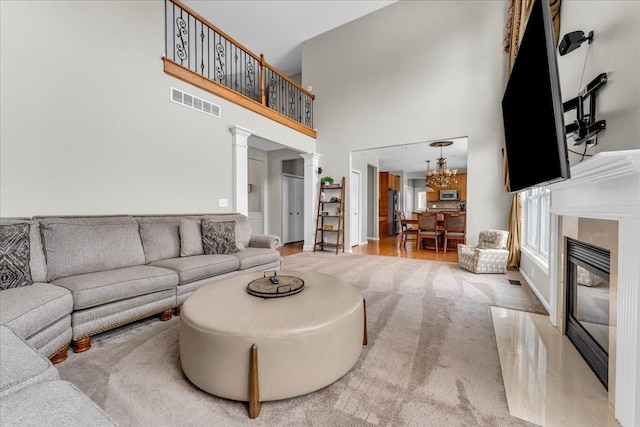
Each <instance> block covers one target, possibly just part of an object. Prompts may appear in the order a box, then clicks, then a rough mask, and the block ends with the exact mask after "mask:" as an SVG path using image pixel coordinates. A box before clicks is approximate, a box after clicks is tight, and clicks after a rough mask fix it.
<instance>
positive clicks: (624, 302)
mask: <svg viewBox="0 0 640 427" xmlns="http://www.w3.org/2000/svg"><path fill="white" fill-rule="evenodd" d="M571 175H572V178H571V179H570V180H567V181H564V182H560V183H557V184H554V185H552V186H550V189H551V215H552V218H551V224H552V233H551V253H550V256H549V276H550V280H551V292H550V318H551V323H552V324H553V325H554V326H556V327H557V328H558V329H559V330H560V331H561V332H563V333H564V327H565V326H564V316H565V309H564V307H565V303H566V300H565V283H564V281H565V267H564V266H565V261H564V259H565V253H564V251H565V241H566V238H567V237H570V238H573V239H577V240H580V241H583V242H586V243H590V244H593V245H596V246H599V247H602V248H605V249H608V250H609V251H611V280H610V286H611V294H610V295H611V300H610V307H609V316H610V323H611V328H610V334H609V400H610V401H611V403H612V404H613V405H614V407H615V417H616V419H617V420H618V421H619V422H620V424H621V425H622V426H637V425H640V405H639V404H638V402H640V363H639V360H640V285H639V282H640V262H638V259H639V258H638V254H639V253H640V150H629V151H616V152H602V153H598V154H596V155H595V156H594V157H592V158H590V159H589V160H586V161H584V162H582V163H579V164H577V165H574V166H572V167H571Z"/></svg>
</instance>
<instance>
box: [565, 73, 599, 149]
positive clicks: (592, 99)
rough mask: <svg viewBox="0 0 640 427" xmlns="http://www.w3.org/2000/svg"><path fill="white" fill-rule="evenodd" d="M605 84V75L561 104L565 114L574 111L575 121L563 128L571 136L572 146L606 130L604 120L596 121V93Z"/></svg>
mask: <svg viewBox="0 0 640 427" xmlns="http://www.w3.org/2000/svg"><path fill="white" fill-rule="evenodd" d="M605 83H607V73H602V74H600V75H599V76H598V77H596V78H595V79H593V80H592V81H591V82H590V83H589V84H588V85H587V86H585V88H584V89H582V90H581V91H580V93H579V94H578V96H576V97H575V98H573V99H570V100H569V101H567V102H565V103H564V104H562V106H563V108H564V111H565V113H566V112H567V111H571V110H574V109H575V110H576V116H577V117H576V120H575V121H574V122H573V123H571V124H568V125H567V126H565V132H566V133H567V134H570V133H572V134H573V145H580V144H582V143H584V142H589V141H590V140H592V139H593V138H594V137H595V136H596V135H597V134H598V132H600V131H601V130H604V129H606V128H607V121H606V120H598V121H596V93H597V92H598V89H600V88H601V87H602V86H604V85H605Z"/></svg>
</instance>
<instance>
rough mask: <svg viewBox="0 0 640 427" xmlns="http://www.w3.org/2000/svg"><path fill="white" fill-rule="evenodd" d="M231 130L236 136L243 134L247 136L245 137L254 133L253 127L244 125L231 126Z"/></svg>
mask: <svg viewBox="0 0 640 427" xmlns="http://www.w3.org/2000/svg"><path fill="white" fill-rule="evenodd" d="M229 130H231V133H232V134H233V136H236V137H238V136H243V137H245V139H246V138H248V137H250V136H251V135H253V134H254V132H253V131H252V130H251V129H247V128H243V127H242V126H238V125H235V126H232V127H230V128H229ZM234 142H235V141H234Z"/></svg>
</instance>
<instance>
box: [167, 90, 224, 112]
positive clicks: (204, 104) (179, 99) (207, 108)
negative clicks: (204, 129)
mask: <svg viewBox="0 0 640 427" xmlns="http://www.w3.org/2000/svg"><path fill="white" fill-rule="evenodd" d="M171 101H173V102H175V103H177V104H182V105H184V106H186V107H190V108H193V109H194V110H198V111H200V112H202V113H205V114H209V115H210V116H214V117H218V118H220V106H219V105H216V104H212V103H210V102H208V101H205V100H204V99H200V98H198V97H196V96H193V95H191V94H190V93H187V92H183V91H181V90H180V89H176V88H174V87H172V88H171Z"/></svg>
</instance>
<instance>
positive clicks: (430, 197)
mask: <svg viewBox="0 0 640 427" xmlns="http://www.w3.org/2000/svg"><path fill="white" fill-rule="evenodd" d="M439 201H440V189H439V188H438V187H435V188H434V189H433V191H432V192H430V193H427V203H429V202H439Z"/></svg>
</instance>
